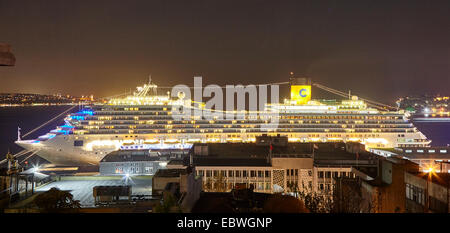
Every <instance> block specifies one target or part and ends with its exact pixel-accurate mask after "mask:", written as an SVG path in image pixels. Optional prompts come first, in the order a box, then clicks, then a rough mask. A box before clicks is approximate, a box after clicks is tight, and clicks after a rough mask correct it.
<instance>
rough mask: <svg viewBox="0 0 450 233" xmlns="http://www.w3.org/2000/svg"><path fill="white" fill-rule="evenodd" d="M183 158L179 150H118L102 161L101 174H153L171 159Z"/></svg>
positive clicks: (163, 167)
mask: <svg viewBox="0 0 450 233" xmlns="http://www.w3.org/2000/svg"><path fill="white" fill-rule="evenodd" d="M177 159H180V160H182V159H183V154H182V153H180V151H179V150H158V151H149V150H118V151H114V152H111V153H109V154H107V155H106V156H105V157H104V158H103V159H102V160H101V161H100V169H99V170H100V175H126V174H128V175H153V174H155V173H156V171H158V170H159V169H165V168H166V166H167V164H168V163H169V162H170V161H171V160H177Z"/></svg>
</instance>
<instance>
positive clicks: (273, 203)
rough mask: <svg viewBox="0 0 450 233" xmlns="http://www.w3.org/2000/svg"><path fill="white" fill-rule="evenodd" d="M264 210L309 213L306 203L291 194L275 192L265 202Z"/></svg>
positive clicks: (269, 211)
mask: <svg viewBox="0 0 450 233" xmlns="http://www.w3.org/2000/svg"><path fill="white" fill-rule="evenodd" d="M263 212H265V213H308V212H309V210H308V209H307V208H306V207H305V204H304V203H303V202H302V201H301V200H299V199H298V198H295V197H293V196H289V195H281V194H273V195H272V196H271V197H270V198H269V199H267V201H266V202H265V203H264V207H263Z"/></svg>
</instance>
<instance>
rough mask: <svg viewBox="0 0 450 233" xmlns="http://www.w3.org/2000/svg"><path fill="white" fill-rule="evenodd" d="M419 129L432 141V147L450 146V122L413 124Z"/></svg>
mask: <svg viewBox="0 0 450 233" xmlns="http://www.w3.org/2000/svg"><path fill="white" fill-rule="evenodd" d="M413 124H414V125H415V126H416V127H417V129H418V130H419V131H420V132H422V133H423V134H425V136H427V138H428V139H431V145H432V146H447V144H450V122H413Z"/></svg>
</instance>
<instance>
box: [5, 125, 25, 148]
mask: <svg viewBox="0 0 450 233" xmlns="http://www.w3.org/2000/svg"><path fill="white" fill-rule="evenodd" d="M21 140H22V139H21V138H20V127H19V126H17V141H21ZM8 152H9V148H8Z"/></svg>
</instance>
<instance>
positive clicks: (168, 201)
mask: <svg viewBox="0 0 450 233" xmlns="http://www.w3.org/2000/svg"><path fill="white" fill-rule="evenodd" d="M154 212H155V213H170V212H181V208H180V206H179V205H178V204H177V201H176V199H175V197H174V196H173V195H172V194H171V193H169V192H167V193H164V195H163V199H161V202H160V203H158V204H157V205H156V206H155V208H154Z"/></svg>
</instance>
